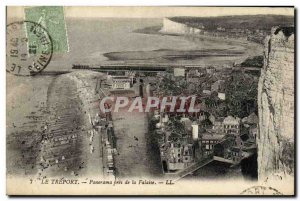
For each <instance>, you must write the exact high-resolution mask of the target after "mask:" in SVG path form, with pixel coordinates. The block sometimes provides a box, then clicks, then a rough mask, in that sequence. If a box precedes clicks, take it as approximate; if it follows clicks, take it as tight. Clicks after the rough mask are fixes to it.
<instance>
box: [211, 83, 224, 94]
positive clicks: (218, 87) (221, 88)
mask: <svg viewBox="0 0 300 201" xmlns="http://www.w3.org/2000/svg"><path fill="white" fill-rule="evenodd" d="M224 86H225V80H217V81H215V82H214V83H213V84H212V85H211V91H216V92H220V91H224Z"/></svg>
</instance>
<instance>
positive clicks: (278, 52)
mask: <svg viewBox="0 0 300 201" xmlns="http://www.w3.org/2000/svg"><path fill="white" fill-rule="evenodd" d="M258 113H259V135H258V136H257V146H258V177H259V179H260V180H263V181H267V180H271V179H274V178H275V179H276V180H278V181H280V180H285V178H287V177H289V178H293V176H294V151H295V150H294V135H295V130H294V28H293V27H286V28H278V27H277V28H273V29H272V31H271V35H270V36H268V37H267V38H266V39H265V50H264V67H263V69H262V72H261V77H260V80H259V85H258ZM275 183H276V182H275Z"/></svg>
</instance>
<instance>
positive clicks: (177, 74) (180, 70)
mask: <svg viewBox="0 0 300 201" xmlns="http://www.w3.org/2000/svg"><path fill="white" fill-rule="evenodd" d="M174 76H175V77H184V76H185V69H184V68H174Z"/></svg>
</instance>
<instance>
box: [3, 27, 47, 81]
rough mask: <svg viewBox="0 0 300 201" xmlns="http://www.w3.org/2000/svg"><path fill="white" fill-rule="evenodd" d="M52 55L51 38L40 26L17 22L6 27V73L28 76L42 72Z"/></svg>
mask: <svg viewBox="0 0 300 201" xmlns="http://www.w3.org/2000/svg"><path fill="white" fill-rule="evenodd" d="M52 54H53V43H52V38H51V36H50V35H49V33H48V32H47V30H46V29H45V28H44V27H42V26H41V25H40V24H38V23H36V22H32V21H19V22H13V23H11V24H8V25H7V27H6V71H7V72H9V73H12V74H14V75H20V76H30V75H36V74H37V73H39V72H41V71H42V70H44V69H45V68H46V67H47V65H48V64H49V63H50V61H51V58H52Z"/></svg>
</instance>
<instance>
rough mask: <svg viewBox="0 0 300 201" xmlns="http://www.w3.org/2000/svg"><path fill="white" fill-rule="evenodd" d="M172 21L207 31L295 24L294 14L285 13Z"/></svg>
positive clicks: (264, 28) (186, 18) (189, 18)
mask: <svg viewBox="0 0 300 201" xmlns="http://www.w3.org/2000/svg"><path fill="white" fill-rule="evenodd" d="M169 19H170V20H172V21H175V22H178V23H183V24H186V25H188V26H191V27H194V28H203V29H204V30H207V31H212V30H216V29H217V28H218V27H222V28H225V29H248V30H251V31H254V30H258V29H259V30H263V31H268V32H269V31H270V30H271V28H272V27H273V26H293V25H294V17H293V16H283V15H242V16H222V17H171V18H169Z"/></svg>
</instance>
